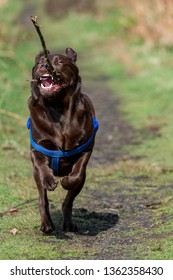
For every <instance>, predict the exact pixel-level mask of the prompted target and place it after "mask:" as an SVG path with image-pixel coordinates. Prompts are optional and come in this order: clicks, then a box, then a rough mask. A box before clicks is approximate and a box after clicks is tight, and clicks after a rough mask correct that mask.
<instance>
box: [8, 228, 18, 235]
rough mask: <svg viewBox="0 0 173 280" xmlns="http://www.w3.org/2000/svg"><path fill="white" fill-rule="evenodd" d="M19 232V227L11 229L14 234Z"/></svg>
mask: <svg viewBox="0 0 173 280" xmlns="http://www.w3.org/2000/svg"><path fill="white" fill-rule="evenodd" d="M18 232H19V231H18V229H17V228H12V229H10V233H12V234H14V235H16V234H17V233H18Z"/></svg>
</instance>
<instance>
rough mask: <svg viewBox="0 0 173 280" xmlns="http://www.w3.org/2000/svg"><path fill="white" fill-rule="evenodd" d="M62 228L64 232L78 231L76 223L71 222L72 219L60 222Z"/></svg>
mask: <svg viewBox="0 0 173 280" xmlns="http://www.w3.org/2000/svg"><path fill="white" fill-rule="evenodd" d="M62 230H63V231H66V232H68V231H69V232H77V231H78V227H77V225H76V224H75V223H74V222H72V221H70V222H69V221H64V222H63V224H62Z"/></svg>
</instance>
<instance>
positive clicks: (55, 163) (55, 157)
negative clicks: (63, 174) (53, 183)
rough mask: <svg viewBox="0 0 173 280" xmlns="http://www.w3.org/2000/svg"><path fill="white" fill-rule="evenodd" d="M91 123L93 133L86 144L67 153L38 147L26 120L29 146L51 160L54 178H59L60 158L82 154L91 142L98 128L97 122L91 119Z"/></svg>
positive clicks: (29, 123) (29, 120)
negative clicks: (28, 131)
mask: <svg viewBox="0 0 173 280" xmlns="http://www.w3.org/2000/svg"><path fill="white" fill-rule="evenodd" d="M92 123H93V127H94V130H93V133H92V135H91V137H90V138H89V139H88V141H87V142H85V143H84V144H82V145H81V146H79V147H77V148H75V149H73V150H68V151H60V150H48V149H45V148H43V147H42V146H40V145H39V144H37V143H36V142H35V141H34V140H33V138H32V130H31V119H30V118H28V121H27V125H26V126H27V128H28V129H29V130H30V143H31V146H32V147H33V148H34V149H35V150H36V151H38V152H40V153H42V154H43V155H45V156H48V157H50V158H51V168H52V170H53V172H54V175H55V176H59V161H60V159H61V158H65V157H70V156H73V155H76V154H79V153H81V152H83V151H84V150H85V149H86V148H87V147H88V146H89V145H90V144H91V142H92V141H93V139H94V136H95V134H96V132H97V130H98V127H99V123H98V121H97V120H96V119H95V118H94V117H93V118H92Z"/></svg>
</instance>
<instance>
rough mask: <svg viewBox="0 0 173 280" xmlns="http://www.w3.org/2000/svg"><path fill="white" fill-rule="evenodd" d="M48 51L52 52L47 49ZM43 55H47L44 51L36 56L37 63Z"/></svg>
mask: <svg viewBox="0 0 173 280" xmlns="http://www.w3.org/2000/svg"><path fill="white" fill-rule="evenodd" d="M47 53H48V54H50V51H49V50H47ZM42 57H45V55H44V51H41V52H39V53H38V54H37V55H36V57H35V63H37V62H38V61H39V60H40V59H41V58H42Z"/></svg>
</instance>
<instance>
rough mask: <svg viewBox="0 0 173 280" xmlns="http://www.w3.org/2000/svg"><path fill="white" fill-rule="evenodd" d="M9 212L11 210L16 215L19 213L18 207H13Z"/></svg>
mask: <svg viewBox="0 0 173 280" xmlns="http://www.w3.org/2000/svg"><path fill="white" fill-rule="evenodd" d="M9 212H10V214H11V215H14V214H16V213H18V209H17V208H11V209H10V210H9Z"/></svg>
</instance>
